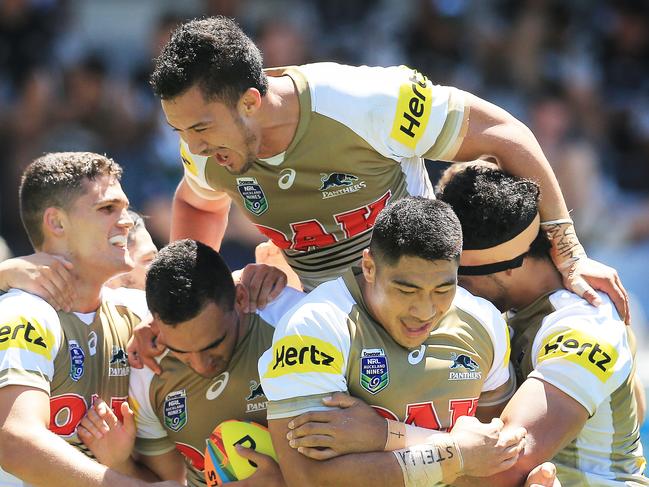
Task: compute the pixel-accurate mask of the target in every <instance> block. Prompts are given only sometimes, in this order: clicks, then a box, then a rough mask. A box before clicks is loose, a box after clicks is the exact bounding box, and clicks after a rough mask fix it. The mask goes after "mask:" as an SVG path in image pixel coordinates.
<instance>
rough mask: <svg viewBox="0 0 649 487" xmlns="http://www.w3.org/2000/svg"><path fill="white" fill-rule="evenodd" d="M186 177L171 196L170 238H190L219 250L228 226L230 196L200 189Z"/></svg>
mask: <svg viewBox="0 0 649 487" xmlns="http://www.w3.org/2000/svg"><path fill="white" fill-rule="evenodd" d="M187 178H188V176H185V177H184V178H183V179H182V180H181V181H180V184H179V185H178V188H177V189H176V193H175V194H174V198H173V202H172V213H171V237H170V238H171V240H172V241H173V240H178V239H181V238H193V239H195V240H199V241H201V242H203V243H204V244H206V245H209V246H210V247H212V248H214V249H215V250H219V249H220V247H221V242H222V240H223V235H224V234H225V229H226V227H227V225H228V213H229V211H230V197H229V196H228V195H227V194H225V193H222V192H216V191H209V190H206V189H204V188H201V187H199V186H198V183H195V182H194V183H190V182H188V179H187ZM199 192H200V194H199Z"/></svg>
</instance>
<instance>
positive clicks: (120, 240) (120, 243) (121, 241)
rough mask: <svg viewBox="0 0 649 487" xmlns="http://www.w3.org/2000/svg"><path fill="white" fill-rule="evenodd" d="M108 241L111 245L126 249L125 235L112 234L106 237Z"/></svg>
mask: <svg viewBox="0 0 649 487" xmlns="http://www.w3.org/2000/svg"><path fill="white" fill-rule="evenodd" d="M108 243H109V244H111V245H112V246H113V247H118V248H120V249H126V247H127V244H128V237H127V236H126V235H114V236H112V237H110V238H109V239H108Z"/></svg>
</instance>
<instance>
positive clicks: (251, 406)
mask: <svg viewBox="0 0 649 487" xmlns="http://www.w3.org/2000/svg"><path fill="white" fill-rule="evenodd" d="M258 399H264V400H262V401H258ZM265 399H266V394H264V390H263V389H262V387H261V383H260V382H257V381H256V380H251V381H250V394H248V397H246V401H248V404H246V413H254V412H255V411H259V410H262V409H266V407H267V405H268V401H266V400H265ZM250 401H256V402H250Z"/></svg>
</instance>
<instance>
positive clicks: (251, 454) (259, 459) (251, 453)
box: [234, 445, 275, 467]
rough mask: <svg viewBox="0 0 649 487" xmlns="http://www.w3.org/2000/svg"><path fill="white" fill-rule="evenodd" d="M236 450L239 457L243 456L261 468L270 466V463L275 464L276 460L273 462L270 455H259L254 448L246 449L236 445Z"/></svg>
mask: <svg viewBox="0 0 649 487" xmlns="http://www.w3.org/2000/svg"><path fill="white" fill-rule="evenodd" d="M234 448H235V449H236V450H237V453H238V454H239V455H241V456H242V457H243V458H245V459H246V460H250V461H251V462H253V463H255V464H256V465H257V466H259V467H261V466H263V465H265V464H268V462H275V460H273V459H272V458H271V457H269V456H268V455H264V454H263V453H259V452H258V451H257V450H253V449H252V448H246V447H245V446H242V445H235V446H234Z"/></svg>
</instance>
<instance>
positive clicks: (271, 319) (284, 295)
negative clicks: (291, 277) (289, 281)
mask: <svg viewBox="0 0 649 487" xmlns="http://www.w3.org/2000/svg"><path fill="white" fill-rule="evenodd" d="M304 296H306V293H303V292H302V291H298V290H297V289H293V288H292V287H286V288H284V290H283V291H282V292H281V293H280V295H279V296H277V298H275V299H274V300H273V301H271V302H270V303H268V304H267V305H266V307H265V308H264V309H260V310H258V311H257V313H258V314H259V316H261V319H262V320H264V321H265V322H266V323H268V324H269V325H271V326H277V323H279V321H280V319H281V318H282V316H284V315H285V314H286V313H288V312H289V311H290V310H291V309H292V308H293V307H294V306H295V305H296V304H298V303H299V302H300V301H302V298H304Z"/></svg>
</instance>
